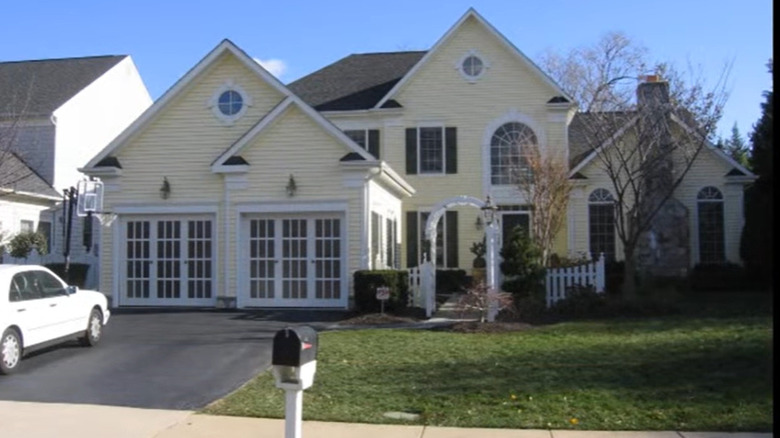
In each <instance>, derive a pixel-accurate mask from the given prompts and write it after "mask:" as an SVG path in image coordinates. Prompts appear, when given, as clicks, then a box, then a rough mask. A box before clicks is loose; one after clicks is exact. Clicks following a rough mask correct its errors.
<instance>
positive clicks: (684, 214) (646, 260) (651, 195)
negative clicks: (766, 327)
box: [636, 75, 690, 277]
mask: <svg viewBox="0 0 780 438" xmlns="http://www.w3.org/2000/svg"><path fill="white" fill-rule="evenodd" d="M642 79H643V82H641V83H640V84H639V85H638V86H637V89H636V100H637V112H638V114H639V134H640V135H639V138H640V140H639V143H640V144H639V145H638V147H642V148H644V149H646V152H647V155H648V156H649V157H651V162H652V163H653V165H652V166H651V167H648V168H647V169H645V170H646V172H644V173H645V179H644V180H643V181H642V184H643V185H644V187H645V188H644V190H645V196H646V197H645V203H644V205H642V206H640V211H643V212H644V213H645V214H649V213H650V212H652V211H654V210H655V209H656V208H657V207H658V205H659V204H660V203H661V202H662V201H663V198H664V197H666V196H667V195H668V194H669V192H670V191H671V190H672V185H673V184H674V160H673V152H674V149H675V148H674V139H673V137H672V133H671V129H670V125H671V110H672V108H671V102H670V99H669V83H668V82H666V81H663V80H662V79H661V78H660V76H658V75H648V76H644V77H643V78H642ZM637 249H638V252H637V262H638V263H637V265H638V267H640V269H642V270H643V271H644V272H645V273H649V274H651V275H655V276H664V277H666V276H681V275H685V274H686V273H687V268H688V266H689V263H690V249H689V229H688V209H687V208H686V207H685V206H684V205H683V204H682V203H681V202H680V201H678V200H677V199H675V198H674V197H673V196H672V197H670V198H668V199H666V201H665V202H664V203H663V205H662V206H661V207H660V209H658V211H657V212H656V213H655V216H654V217H653V219H652V221H651V225H650V229H649V230H648V231H646V232H645V233H643V236H641V238H640V241H639V246H638V248H637Z"/></svg>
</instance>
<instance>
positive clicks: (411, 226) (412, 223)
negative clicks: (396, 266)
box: [406, 211, 419, 268]
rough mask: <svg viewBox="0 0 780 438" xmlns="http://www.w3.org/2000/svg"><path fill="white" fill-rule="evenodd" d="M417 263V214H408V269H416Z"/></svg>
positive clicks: (408, 212)
mask: <svg viewBox="0 0 780 438" xmlns="http://www.w3.org/2000/svg"><path fill="white" fill-rule="evenodd" d="M418 264H419V263H418V261H417V212H416V211H407V212H406V267H407V268H414V267H415V266H417V265H418Z"/></svg>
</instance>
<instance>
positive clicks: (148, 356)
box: [0, 310, 343, 409]
mask: <svg viewBox="0 0 780 438" xmlns="http://www.w3.org/2000/svg"><path fill="white" fill-rule="evenodd" d="M342 315H343V313H341V312H337V311H335V312H334V311H250V312H240V311H214V310H203V311H149V310H138V311H116V313H114V314H113V315H112V316H111V320H110V321H109V323H108V325H107V326H106V328H105V332H104V337H103V340H102V341H101V343H100V345H98V346H97V347H95V348H83V347H80V346H79V345H78V343H76V342H73V343H69V344H65V345H63V346H59V347H53V348H49V349H46V350H42V351H40V352H36V353H32V354H31V355H29V356H27V357H26V358H25V359H24V360H23V361H22V364H21V369H20V370H19V371H18V372H17V373H16V374H13V375H10V376H0V400H10V401H35V402H58V403H89V404H101V405H115V406H132V407H141V408H157V409H199V408H202V407H203V406H206V405H207V404H209V403H211V402H212V401H214V400H217V399H219V398H221V397H224V396H225V395H227V394H229V393H230V392H232V391H234V390H236V389H237V388H238V387H240V386H241V385H243V384H244V383H245V382H247V381H248V380H249V379H251V378H252V377H253V376H255V375H256V374H258V373H260V372H261V371H264V370H265V369H267V368H268V367H269V365H270V363H271V342H272V339H273V336H274V334H275V333H276V331H277V330H280V329H282V328H284V327H287V326H290V325H298V324H308V325H311V326H312V327H314V328H317V329H320V328H323V327H324V326H326V325H329V324H330V323H332V322H335V321H338V320H339V319H340V318H341V317H342Z"/></svg>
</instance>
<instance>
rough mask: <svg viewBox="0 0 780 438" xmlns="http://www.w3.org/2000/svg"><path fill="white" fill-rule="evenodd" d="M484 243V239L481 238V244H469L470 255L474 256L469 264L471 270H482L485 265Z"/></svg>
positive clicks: (485, 248) (485, 249)
mask: <svg viewBox="0 0 780 438" xmlns="http://www.w3.org/2000/svg"><path fill="white" fill-rule="evenodd" d="M486 245H487V244H486V242H485V237H484V236H483V237H482V241H481V242H474V243H472V244H471V248H469V251H471V253H472V254H474V261H473V262H471V267H473V268H484V267H485V265H486V261H485V252H486V251H487V247H486Z"/></svg>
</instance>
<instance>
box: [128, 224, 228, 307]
mask: <svg viewBox="0 0 780 438" xmlns="http://www.w3.org/2000/svg"><path fill="white" fill-rule="evenodd" d="M120 232H121V233H122V234H121V235H122V236H123V239H124V248H123V250H122V255H123V258H124V260H122V262H121V264H120V267H121V269H122V271H123V272H122V281H120V287H121V288H122V293H121V299H120V303H119V304H120V305H123V306H213V305H215V303H216V299H215V292H214V250H215V247H214V220H213V218H212V217H209V216H187V217H186V218H181V217H168V216H166V217H155V218H149V217H148V216H147V217H139V218H137V219H135V218H132V217H128V218H124V219H123V220H122V222H121V229H120Z"/></svg>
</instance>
